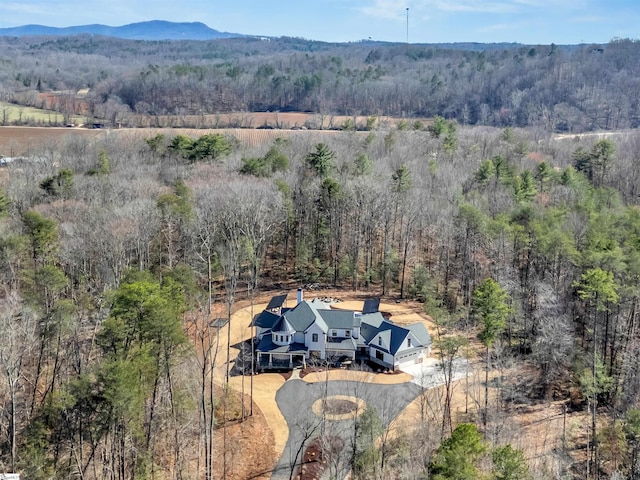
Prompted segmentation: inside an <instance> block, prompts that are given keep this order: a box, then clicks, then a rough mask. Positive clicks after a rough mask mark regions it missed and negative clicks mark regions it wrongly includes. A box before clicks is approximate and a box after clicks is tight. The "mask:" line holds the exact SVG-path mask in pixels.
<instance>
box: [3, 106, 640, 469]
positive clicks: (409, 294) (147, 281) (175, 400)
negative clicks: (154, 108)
mask: <svg viewBox="0 0 640 480" xmlns="http://www.w3.org/2000/svg"><path fill="white" fill-rule="evenodd" d="M274 133H277V132H274ZM638 142H640V135H638V134H637V133H635V132H633V133H626V134H618V135H612V136H607V137H603V136H590V135H586V136H583V137H570V138H565V139H562V138H558V137H556V136H553V135H550V134H549V135H541V134H540V132H539V131H538V130H521V129H511V128H504V129H495V128H491V127H461V126H458V125H456V124H455V123H453V122H452V121H448V120H445V119H444V118H442V117H437V118H436V119H435V120H434V122H433V123H432V125H430V127H429V129H428V130H421V131H414V130H410V129H402V128H400V129H398V128H395V129H392V130H387V131H378V130H374V131H371V132H357V131H349V132H336V133H331V134H329V133H323V132H311V131H310V132H305V135H304V136H295V137H291V138H290V139H284V138H279V137H275V135H274V140H273V141H272V142H271V143H269V144H265V145H261V146H259V147H251V146H248V145H244V144H242V143H240V142H239V141H237V140H236V139H235V138H232V137H228V136H225V135H222V134H206V135H202V136H199V137H188V136H184V135H179V134H176V133H174V132H172V131H171V130H166V131H165V133H164V134H162V133H160V134H155V135H153V136H150V135H146V134H145V131H144V130H133V131H131V130H129V131H127V130H122V131H119V132H112V134H110V135H103V136H101V137H98V139H97V140H86V139H80V140H73V141H71V140H70V141H67V142H61V143H59V144H56V145H52V146H50V147H46V148H44V149H42V151H40V152H39V153H38V154H37V155H36V156H35V157H34V160H24V161H20V162H14V163H12V164H10V165H9V166H8V167H5V169H4V172H5V173H6V175H5V177H4V178H5V179H6V180H7V179H8V181H5V182H4V187H3V188H2V195H1V196H0V199H1V202H0V207H1V213H2V219H1V220H0V254H1V255H2V262H1V264H0V265H1V270H0V275H2V285H3V287H4V288H3V291H2V298H1V302H0V305H1V315H0V331H1V335H0V342H1V344H0V366H1V367H2V369H1V373H0V382H2V385H3V388H2V389H1V390H0V392H1V393H0V413H1V417H0V426H1V428H0V455H1V456H0V461H1V462H2V464H3V465H5V466H6V468H8V469H10V470H13V469H15V470H19V471H21V472H23V473H24V475H25V476H26V477H27V478H30V479H39V478H104V479H124V478H203V477H202V475H204V473H203V472H206V471H208V472H212V471H213V468H212V464H215V465H218V466H219V465H220V462H222V460H221V459H220V458H221V456H222V455H223V453H224V454H225V455H226V448H227V446H226V445H224V446H222V445H215V449H214V447H213V444H212V443H211V438H212V437H211V434H212V430H211V428H212V427H213V425H214V423H216V422H221V420H220V418H221V417H220V415H221V413H220V409H219V407H215V405H220V404H219V403H218V402H219V401H220V398H223V396H224V393H221V392H217V391H216V392H215V394H214V390H212V389H209V387H210V386H211V379H212V377H210V376H209V375H210V374H211V368H210V367H211V363H208V362H210V361H211V358H210V357H208V356H207V355H205V356H204V357H201V356H198V355H194V353H193V346H192V342H190V341H189V338H192V335H194V331H195V332H196V333H197V332H198V331H200V330H198V328H202V326H201V325H200V327H199V326H198V325H199V324H198V322H197V321H195V320H192V321H191V322H192V323H189V322H190V320H189V319H193V318H198V317H199V314H200V317H202V316H204V318H206V313H207V312H208V311H209V310H210V308H211V304H212V303H214V304H215V303H217V302H222V303H224V304H225V305H226V307H225V308H228V311H229V312H231V311H232V309H233V304H234V301H236V299H237V298H238V297H239V296H243V297H244V298H246V296H247V295H249V296H251V295H254V294H255V293H256V292H259V291H260V290H261V289H264V288H265V287H269V288H276V289H287V288H288V287H289V286H295V285H307V284H319V285H322V286H327V287H328V286H334V287H339V288H343V289H345V290H347V291H348V290H353V291H356V290H365V291H372V292H378V293H381V294H382V295H384V296H387V297H388V296H391V298H398V299H402V298H417V299H420V300H421V301H423V302H424V305H425V310H426V312H427V313H429V314H430V315H431V316H432V317H433V318H434V319H435V321H436V322H437V324H438V325H439V328H438V332H440V333H438V335H436V333H437V332H432V334H433V335H434V337H435V339H436V346H437V347H438V348H437V349H436V352H439V353H436V354H437V355H439V358H440V359H441V361H442V362H443V366H445V365H446V364H447V361H452V359H453V358H454V357H455V356H458V355H460V352H461V348H462V347H463V345H464V343H465V341H468V340H469V339H472V340H473V339H477V341H478V342H480V343H479V345H483V347H482V348H479V349H478V352H479V353H478V354H479V357H478V359H479V360H480V363H479V364H478V365H477V366H475V367H474V368H477V369H478V371H479V372H485V373H486V375H487V379H488V378H489V376H490V375H491V376H493V375H494V374H495V372H500V379H501V380H500V382H499V384H498V385H497V386H496V385H494V386H493V387H492V390H494V388H495V390H496V391H497V393H496V394H495V397H494V396H493V394H492V396H491V398H489V397H488V396H487V397H486V402H485V401H479V402H478V404H477V405H476V407H474V408H473V409H471V410H470V411H469V412H470V413H469V415H470V416H469V417H468V420H470V421H473V422H474V423H475V424H476V425H477V426H478V427H477V428H479V429H480V431H481V432H482V434H480V433H478V431H477V430H476V427H475V426H469V425H467V424H462V425H463V426H461V427H459V428H460V429H461V430H460V431H458V428H456V429H455V430H453V427H454V426H455V421H452V418H451V416H452V413H451V409H450V407H446V405H447V401H446V398H449V397H445V401H444V404H442V403H441V402H436V403H433V404H430V408H431V409H432V410H431V415H434V416H435V417H434V418H435V420H433V422H431V423H429V422H428V423H418V424H416V425H415V428H413V429H411V430H410V431H406V432H404V434H405V435H406V438H407V439H411V441H412V442H414V445H419V446H420V447H419V448H414V449H412V450H411V457H410V461H409V460H408V459H407V458H405V457H404V456H406V455H407V449H406V445H405V447H402V445H403V444H402V442H399V443H398V442H395V443H393V444H388V445H383V447H384V452H383V454H382V455H379V454H374V453H375V448H378V447H375V445H377V444H373V443H369V444H368V445H369V446H368V447H367V448H368V449H367V450H366V451H362V452H360V450H358V449H357V448H355V447H354V457H353V458H352V459H351V461H350V463H349V464H350V465H352V467H353V474H354V475H356V476H357V477H359V478H373V477H372V475H374V474H375V475H376V476H380V478H417V477H421V478H422V477H424V478H476V477H474V476H472V477H458V476H455V475H456V474H454V473H446V472H448V471H449V472H451V471H452V470H451V469H452V468H454V467H455V465H459V466H460V465H461V466H463V467H464V468H465V469H470V470H469V471H471V472H472V475H477V471H478V470H477V469H486V463H485V464H483V463H482V462H483V461H484V462H486V455H487V453H486V452H487V451H488V450H487V448H488V447H487V446H488V445H489V446H491V448H495V449H496V450H493V454H496V455H498V456H500V455H499V452H502V454H504V455H507V456H506V458H507V460H505V462H507V464H508V465H512V464H514V462H515V465H516V466H517V469H516V471H521V470H518V469H520V468H524V467H523V464H522V462H523V461H524V457H523V456H522V455H523V454H522V452H520V451H519V450H513V451H512V450H504V449H506V448H507V446H508V443H509V441H511V438H510V437H509V424H510V423H509V422H510V418H511V417H510V416H511V415H512V414H514V412H516V411H517V410H518V408H522V407H523V406H527V405H535V404H544V403H545V402H551V401H555V402H562V404H563V405H565V408H567V409H568V410H569V411H575V412H583V413H584V415H582V417H580V418H582V419H583V425H581V428H582V429H583V431H585V432H587V439H591V440H587V441H586V443H585V442H582V443H581V442H580V441H579V440H577V439H573V440H571V439H569V440H568V441H567V442H566V445H564V446H563V448H559V449H557V450H554V451H553V452H551V453H549V454H548V455H547V456H546V457H545V459H544V460H545V462H544V463H543V464H542V466H540V467H539V468H536V469H535V471H532V472H531V473H530V474H529V473H527V474H526V475H532V476H533V478H540V479H543V478H585V472H587V476H588V477H589V478H614V477H613V475H618V477H615V478H635V477H636V476H637V472H638V469H639V468H640V463H639V461H638V448H639V444H638V442H637V432H638V428H640V427H639V424H638V421H639V419H640V404H639V391H640V390H639V386H640V377H639V376H638V372H639V371H640V370H639V369H638V358H640V355H639V353H640V352H639V346H640V343H639V338H640V337H639V336H638V335H639V334H638V298H639V294H640V293H639V291H638V287H637V284H638V276H639V275H640V271H639V270H638V268H639V263H638V261H637V260H638V258H640V243H639V241H638V239H639V238H640V210H639V208H638V205H637V198H638V195H639V192H638V185H640V182H639V181H638V180H639V179H638V175H639V173H638V169H637V167H636V165H637V161H638V159H637V155H638V151H639V148H638ZM185 322H186V323H185ZM184 325H190V327H189V328H187V329H185V328H184V327H183V326H184ZM206 325H208V324H207V323H205V327H204V328H205V330H206ZM194 329H195V330H194ZM202 331H203V332H204V330H202ZM202 335H204V333H202ZM196 338H201V339H203V338H204V337H203V336H200V337H198V335H196ZM203 341H204V340H203ZM475 341H476V340H474V342H475ZM205 343H206V342H205ZM203 345H204V344H203ZM198 351H200V353H202V352H203V351H204V352H205V353H206V352H207V350H206V348H205V349H204V350H202V349H200V350H198ZM209 353H211V352H209ZM221 355H222V353H221ZM485 369H486V371H485ZM178 371H179V373H178ZM483 375H484V373H483ZM488 385H489V384H488V383H487V387H488ZM480 398H482V395H480ZM449 400H450V398H449ZM223 404H224V403H223ZM438 405H440V407H438ZM443 405H444V406H443ZM587 414H588V415H587ZM212 415H213V417H212ZM224 415H225V417H222V418H226V413H225V414H224ZM216 416H217V417H216ZM222 423H224V422H222ZM464 425H467V426H464ZM362 428H364V427H362ZM451 431H453V432H454V436H453V437H449V435H448V434H449V433H450V432H451ZM456 432H457V433H456ZM465 432H466V433H465ZM478 435H480V437H478ZM460 436H462V438H460ZM443 438H444V439H445V440H444V441H445V443H443V444H442V446H441V448H440V449H438V445H439V444H440V441H441V439H443ZM447 438H450V439H449V440H446V439H447ZM457 441H459V442H462V444H460V445H457V446H455V449H454V450H452V451H449V450H447V448H452V449H453V448H454V446H452V444H453V443H455V442H457ZM465 442H472V443H473V445H469V444H467V443H465ZM505 444H507V446H504V447H502V445H505ZM447 445H449V447H447ZM374 447H375V448H374ZM383 447H379V448H383ZM372 449H373V450H372ZM501 449H502V450H501ZM503 450H504V451H503ZM372 451H373V452H374V453H372ZM358 452H360V453H358ZM447 452H449V453H447ZM452 452H453V453H452ZM464 452H467V453H464ZM483 452H484V453H483ZM496 452H498V453H496ZM493 454H492V455H493ZM465 455H467V456H466V457H465ZM198 458H199V459H203V460H202V461H201V462H196V459H198ZM225 458H226V457H225ZM461 458H464V459H465V462H466V463H464V462H463V463H460V459H461ZM483 458H484V459H485V460H482V459H483ZM204 459H207V462H205V460H204ZM403 459H404V460H403ZM225 462H226V460H225ZM380 462H382V463H380ZM509 462H511V463H509ZM225 465H226V463H225ZM483 465H484V466H483ZM356 466H357V468H356ZM456 468H457V467H456ZM461 468H462V467H461ZM505 468H506V467H505ZM514 468H516V467H514ZM454 469H455V468H454ZM376 472H377V473H376ZM473 472H476V473H473ZM452 475H453V476H452ZM495 475H499V472H498V473H495ZM523 475H524V474H523ZM205 478H215V477H212V476H210V474H208V475H206V476H205ZM495 478H527V477H526V476H515V477H513V476H511V477H509V476H496V477H495Z"/></svg>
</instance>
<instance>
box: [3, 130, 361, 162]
mask: <svg viewBox="0 0 640 480" xmlns="http://www.w3.org/2000/svg"><path fill="white" fill-rule="evenodd" d="M313 132H314V133H321V134H323V135H335V134H337V133H339V132H338V131H337V130H323V131H321V132H317V131H313ZM210 133H222V134H223V135H229V136H232V137H235V138H237V139H238V141H239V142H240V143H241V144H242V145H247V146H250V147H255V146H258V145H262V144H265V143H266V144H269V143H271V142H272V141H273V140H274V139H275V138H278V137H283V138H289V139H292V138H294V137H299V136H303V135H308V134H309V131H304V130H279V129H272V130H261V129H260V130H259V129H253V128H217V129H213V128H210V129H196V128H122V129H119V130H111V129H104V130H102V129H95V130H94V129H87V128H65V127H0V156H5V157H15V156H21V155H30V154H33V153H35V152H37V150H38V149H39V148H42V147H44V146H46V145H51V143H52V142H53V143H56V142H62V141H64V140H65V139H67V138H71V137H76V136H83V137H86V138H97V137H98V136H100V135H114V134H115V135H121V136H127V137H129V138H135V139H139V140H141V141H142V140H144V139H146V138H150V137H153V136H154V135H157V134H163V135H166V136H167V137H169V138H170V137H173V136H175V135H187V136H190V137H193V138H197V137H200V136H202V135H206V134H210ZM354 133H355V134H357V135H366V133H365V132H354Z"/></svg>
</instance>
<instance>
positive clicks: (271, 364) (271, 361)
mask: <svg viewBox="0 0 640 480" xmlns="http://www.w3.org/2000/svg"><path fill="white" fill-rule="evenodd" d="M269 366H270V367H272V366H273V354H272V353H270V354H269Z"/></svg>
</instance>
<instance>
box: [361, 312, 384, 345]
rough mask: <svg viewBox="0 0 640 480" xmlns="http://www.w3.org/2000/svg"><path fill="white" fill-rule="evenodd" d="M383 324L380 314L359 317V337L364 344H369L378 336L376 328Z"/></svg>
mask: <svg viewBox="0 0 640 480" xmlns="http://www.w3.org/2000/svg"><path fill="white" fill-rule="evenodd" d="M382 322H384V317H383V316H382V314H381V313H380V312H378V313H368V314H366V315H362V316H361V317H360V335H361V337H362V339H363V340H364V342H365V343H369V342H370V341H371V339H372V338H373V337H375V336H376V335H377V334H378V328H380V325H382Z"/></svg>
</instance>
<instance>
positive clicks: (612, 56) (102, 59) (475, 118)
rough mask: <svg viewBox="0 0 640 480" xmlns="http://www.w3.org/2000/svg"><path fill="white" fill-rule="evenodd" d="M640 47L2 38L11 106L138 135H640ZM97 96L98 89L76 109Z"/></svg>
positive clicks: (1, 74)
mask: <svg viewBox="0 0 640 480" xmlns="http://www.w3.org/2000/svg"><path fill="white" fill-rule="evenodd" d="M639 49H640V46H639V45H638V42H636V41H633V40H626V39H624V40H622V39H621V40H618V39H616V40H613V41H611V42H610V43H608V44H606V45H580V46H556V45H550V46H549V45H546V46H545V45H536V46H524V45H518V44H498V45H482V44H477V45H473V44H462V45H455V44H454V45H404V44H401V45H399V44H385V43H376V42H367V41H363V42H359V43H352V44H330V43H322V42H315V41H309V40H303V39H295V38H280V39H276V38H273V39H266V38H264V39H260V38H242V39H223V40H215V41H206V42H196V41H156V42H153V41H129V40H121V39H114V38H106V37H98V36H76V37H61V38H56V37H49V38H47V37H42V38H35V39H34V38H11V37H2V38H0V65H1V66H2V68H0V101H2V100H4V101H9V102H15V103H19V104H24V105H32V106H38V107H39V106H42V105H46V102H44V101H43V98H42V95H40V94H42V93H43V92H44V93H46V92H51V91H54V92H67V93H68V95H67V96H63V97H62V98H63V99H64V101H59V102H57V103H56V108H57V109H59V110H61V111H64V112H66V113H82V114H86V115H88V116H90V117H94V118H96V117H100V118H102V119H107V120H109V121H111V122H113V123H114V124H115V123H116V120H117V123H120V124H122V125H125V126H126V125H129V126H137V125H138V124H139V123H140V119H139V118H138V117H137V116H138V115H144V116H152V117H158V116H162V115H177V116H187V115H207V114H216V113H224V112H241V111H254V112H255V111H281V112H287V111H304V112H314V113H318V114H324V115H328V114H336V115H349V116H357V115H360V116H374V115H376V116H382V115H386V116H395V117H432V116H434V115H440V116H442V117H445V118H447V119H451V120H455V121H456V122H457V123H458V124H462V125H486V126H496V127H525V126H537V127H541V128H544V129H545V130H547V131H564V132H584V131H590V130H601V129H606V130H609V129H620V128H629V127H631V128H635V127H637V126H638V124H639V122H640V80H638V79H639V78H640V72H639V71H638V68H639V67H638V62H637V61H636V59H637V57H638V53H639ZM83 89H89V93H88V94H87V95H86V96H83V98H82V99H76V98H75V95H74V94H75V92H77V91H80V90H83ZM165 126H168V125H165ZM171 126H174V125H171ZM180 126H193V125H188V124H186V123H185V122H183V123H182V125H180ZM253 126H254V127H256V126H257V125H253Z"/></svg>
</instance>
